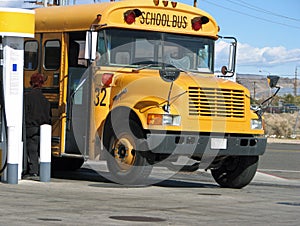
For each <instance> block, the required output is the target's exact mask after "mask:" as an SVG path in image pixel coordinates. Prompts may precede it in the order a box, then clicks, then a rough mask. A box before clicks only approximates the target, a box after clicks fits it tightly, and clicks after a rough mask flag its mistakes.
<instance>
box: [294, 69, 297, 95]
mask: <svg viewBox="0 0 300 226" xmlns="http://www.w3.org/2000/svg"><path fill="white" fill-rule="evenodd" d="M294 96H295V97H296V96H297V66H296V68H295V83H294Z"/></svg>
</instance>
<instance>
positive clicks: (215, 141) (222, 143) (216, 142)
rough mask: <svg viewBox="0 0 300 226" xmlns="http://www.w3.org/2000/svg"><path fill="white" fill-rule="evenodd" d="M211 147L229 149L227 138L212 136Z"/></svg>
mask: <svg viewBox="0 0 300 226" xmlns="http://www.w3.org/2000/svg"><path fill="white" fill-rule="evenodd" d="M210 148H211V149H227V139H225V138H211V140H210Z"/></svg>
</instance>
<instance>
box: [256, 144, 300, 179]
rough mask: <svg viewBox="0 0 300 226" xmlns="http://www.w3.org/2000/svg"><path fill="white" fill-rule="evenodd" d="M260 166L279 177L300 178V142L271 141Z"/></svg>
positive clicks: (260, 161) (262, 170)
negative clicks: (280, 142)
mask: <svg viewBox="0 0 300 226" xmlns="http://www.w3.org/2000/svg"><path fill="white" fill-rule="evenodd" d="M258 168H259V171H260V172H265V173H268V174H271V175H275V176H278V177H283V178H287V179H300V144H278V143H269V144H268V145H267V150H266V152H265V154H264V155H262V156H261V157H260V160H259V167H258Z"/></svg>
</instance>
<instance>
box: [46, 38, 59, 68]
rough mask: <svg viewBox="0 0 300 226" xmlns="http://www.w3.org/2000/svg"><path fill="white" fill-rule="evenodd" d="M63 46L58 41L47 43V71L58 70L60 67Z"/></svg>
mask: <svg viewBox="0 0 300 226" xmlns="http://www.w3.org/2000/svg"><path fill="white" fill-rule="evenodd" d="M60 49H61V45H60V42H59V41H58V40H49V41H46V43H45V62H44V66H45V69H48V70H57V69H58V68H59V66H60Z"/></svg>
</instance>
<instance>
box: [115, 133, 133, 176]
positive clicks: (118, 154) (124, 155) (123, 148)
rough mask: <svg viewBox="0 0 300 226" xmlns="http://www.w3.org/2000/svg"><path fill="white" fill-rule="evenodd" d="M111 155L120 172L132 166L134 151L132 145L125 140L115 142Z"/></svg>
mask: <svg viewBox="0 0 300 226" xmlns="http://www.w3.org/2000/svg"><path fill="white" fill-rule="evenodd" d="M113 154H114V157H115V160H116V161H117V163H118V165H119V167H120V168H121V169H122V170H128V169H129V168H130V167H132V166H133V165H134V162H135V151H134V148H133V146H132V143H131V142H130V140H128V139H127V138H121V139H118V140H116V142H115V145H114V148H113Z"/></svg>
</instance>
